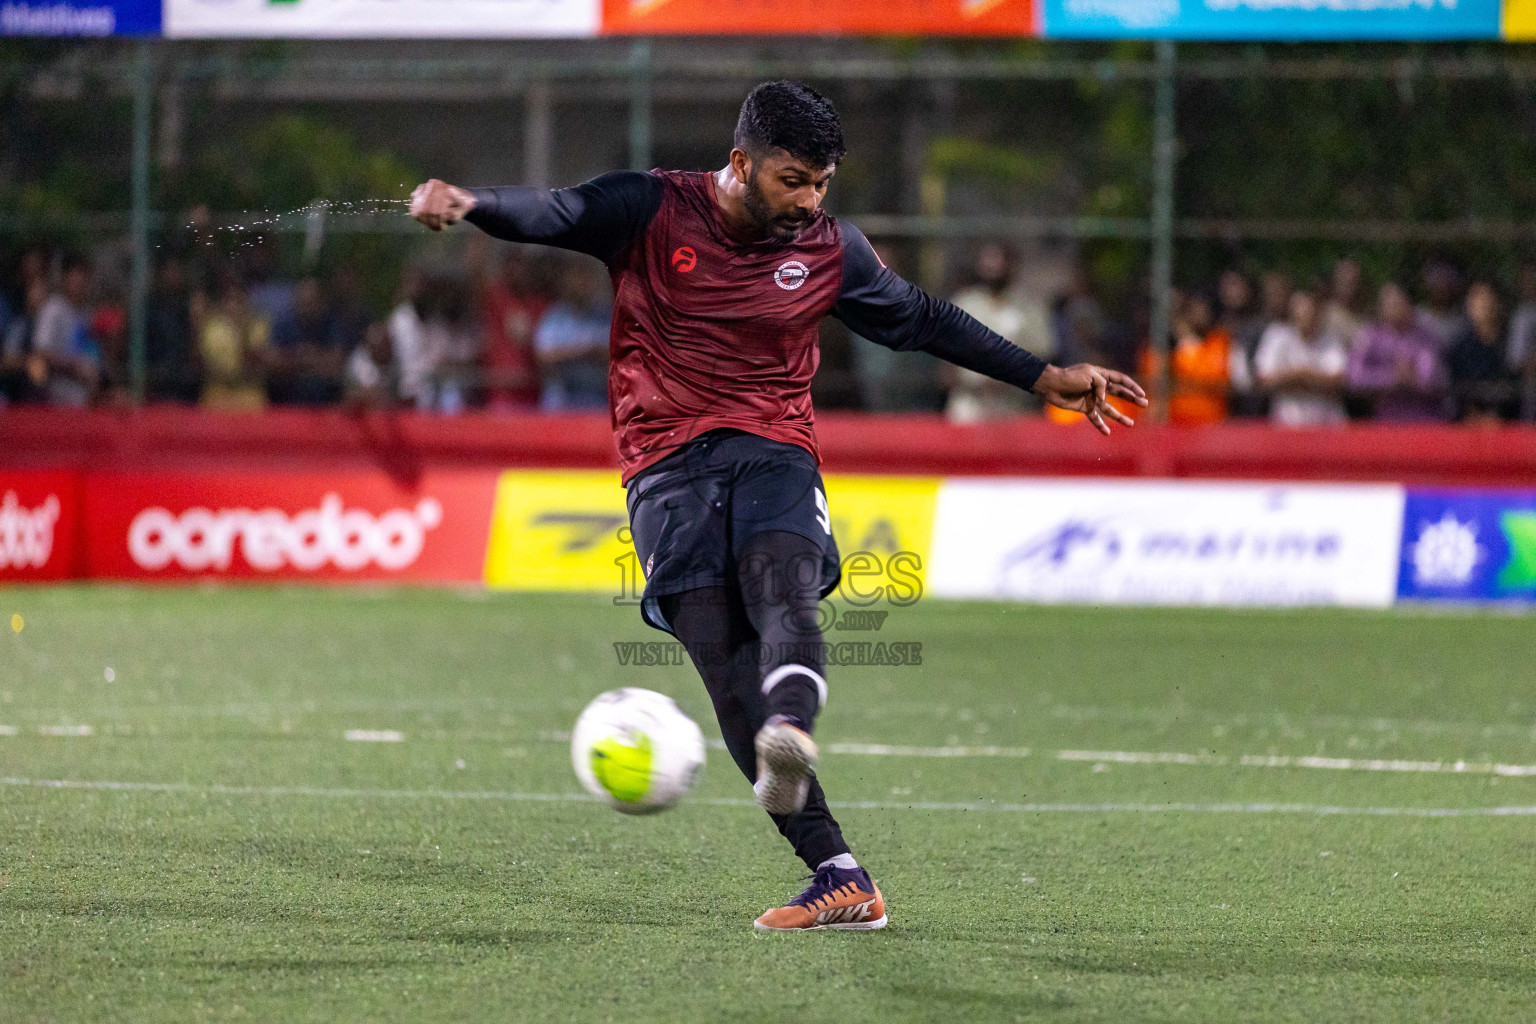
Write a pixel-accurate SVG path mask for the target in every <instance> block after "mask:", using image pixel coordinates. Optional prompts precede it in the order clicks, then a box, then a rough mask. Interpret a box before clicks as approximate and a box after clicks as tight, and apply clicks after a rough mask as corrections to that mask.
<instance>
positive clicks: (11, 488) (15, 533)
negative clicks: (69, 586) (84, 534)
mask: <svg viewBox="0 0 1536 1024" xmlns="http://www.w3.org/2000/svg"><path fill="white" fill-rule="evenodd" d="M80 526H81V509H80V477H79V476H78V475H77V474H75V473H73V472H71V471H68V470H63V471H59V472H29V471H25V470H23V471H16V470H6V471H3V472H0V583H25V582H28V581H33V580H36V581H41V580H64V579H71V578H73V577H76V576H78V575H79V574H80V570H81V558H80Z"/></svg>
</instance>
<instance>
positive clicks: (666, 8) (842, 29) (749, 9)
mask: <svg viewBox="0 0 1536 1024" xmlns="http://www.w3.org/2000/svg"><path fill="white" fill-rule="evenodd" d="M603 31H604V32H605V33H629V34H636V35H648V34H656V35H661V34H680V35H681V34H693V35H700V34H703V35H711V34H726V33H729V34H740V35H827V34H834V33H840V34H844V35H932V36H1032V35H1036V34H1038V32H1037V25H1036V21H1035V9H1034V0H830V2H824V0H603Z"/></svg>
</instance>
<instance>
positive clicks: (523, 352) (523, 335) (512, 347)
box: [474, 235, 549, 410]
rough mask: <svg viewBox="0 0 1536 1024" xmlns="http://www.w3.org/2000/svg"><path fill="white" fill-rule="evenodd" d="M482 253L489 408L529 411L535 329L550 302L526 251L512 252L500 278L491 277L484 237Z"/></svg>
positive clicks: (535, 378) (535, 392)
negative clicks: (536, 283)
mask: <svg viewBox="0 0 1536 1024" xmlns="http://www.w3.org/2000/svg"><path fill="white" fill-rule="evenodd" d="M475 241H476V242H477V243H479V248H480V252H478V253H476V254H475V255H476V256H477V257H478V259H476V260H475V261H474V262H475V263H477V264H478V265H479V269H480V273H479V275H478V277H479V301H480V320H481V332H482V336H483V338H482V346H481V352H480V360H481V362H480V365H481V371H482V374H483V377H482V379H483V381H484V384H485V403H486V405H487V406H488V407H489V408H491V409H492V410H508V409H531V408H533V407H534V406H536V405H537V404H538V401H539V370H538V364H537V362H536V361H535V360H534V357H533V330H534V328H535V327H536V326H537V325H538V322H539V319H540V318H541V317H542V316H543V315H544V311H545V310H546V309H548V308H549V297H548V296H547V295H545V294H544V293H543V292H542V291H541V290H540V289H539V288H538V287H536V285H535V283H534V273H533V263H532V261H531V260H530V259H529V258H528V253H527V250H525V249H522V248H520V247H519V248H510V249H508V250H507V251H506V253H505V254H504V255H503V256H502V259H501V267H500V272H499V273H492V272H491V271H490V270H489V268H488V267H487V266H486V264H487V263H488V262H489V256H488V250H489V246H488V245H486V244H485V236H483V235H481V236H477V237H476V239H475Z"/></svg>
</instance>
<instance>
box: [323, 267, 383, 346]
mask: <svg viewBox="0 0 1536 1024" xmlns="http://www.w3.org/2000/svg"><path fill="white" fill-rule="evenodd" d="M330 292H331V301H330V318H331V328H330V331H331V337H330V347H331V348H332V349H334V350H335V351H337V352H339V353H340V354H341V355H342V356H343V357H345V356H346V355H347V353H349V352H352V351H354V350H355V349H356V348H357V347H358V346H359V345H361V344H362V343H363V336H364V335H365V334H366V333H367V331H368V327H369V325H370V324H372V323H373V319H374V318H373V314H372V313H371V312H370V311H369V309H368V303H366V302H364V301H363V280H362V277H361V276H359V275H358V272H357V268H356V267H354V266H352V265H351V264H349V263H343V264H342V265H341V266H339V267H337V268H336V270H335V271H334V272H333V273H332V274H331V281H330Z"/></svg>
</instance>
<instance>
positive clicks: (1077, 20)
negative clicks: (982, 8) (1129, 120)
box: [1041, 0, 1501, 40]
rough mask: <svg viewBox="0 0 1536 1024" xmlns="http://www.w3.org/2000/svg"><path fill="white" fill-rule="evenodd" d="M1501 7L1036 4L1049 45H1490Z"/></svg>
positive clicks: (1434, 1)
mask: <svg viewBox="0 0 1536 1024" xmlns="http://www.w3.org/2000/svg"><path fill="white" fill-rule="evenodd" d="M1500 3H1501V0H1042V9H1041V12H1042V16H1043V34H1044V35H1045V36H1046V37H1047V38H1051V39H1125V38H1162V39H1280V40H1299V39H1410V40H1431V39H1492V38H1496V37H1497V35H1498V32H1499V15H1500Z"/></svg>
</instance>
